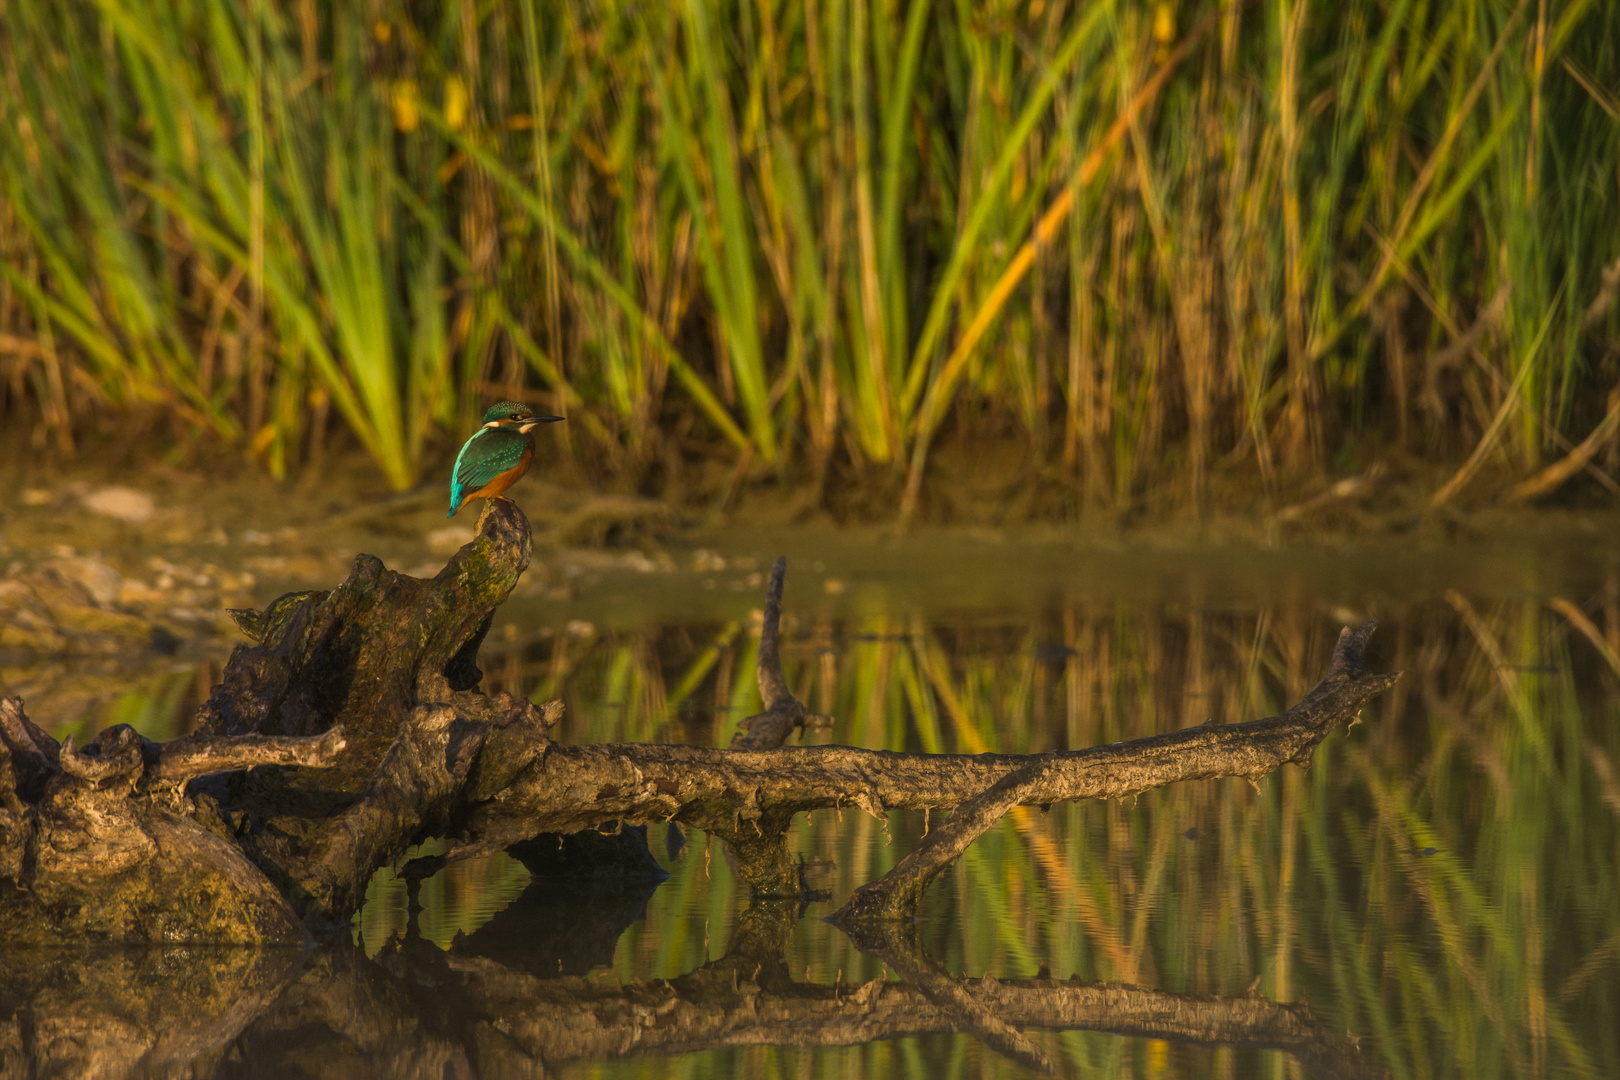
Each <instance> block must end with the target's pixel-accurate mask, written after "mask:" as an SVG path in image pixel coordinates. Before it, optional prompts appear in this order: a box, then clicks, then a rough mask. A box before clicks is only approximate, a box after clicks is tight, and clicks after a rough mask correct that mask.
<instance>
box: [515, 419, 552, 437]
mask: <svg viewBox="0 0 1620 1080" xmlns="http://www.w3.org/2000/svg"><path fill="white" fill-rule="evenodd" d="M561 419H562V417H560V416H531V417H529V418H528V419H527V420H519V421H518V422H517V426H518V430H519V431H521V432H523V434H525V435H527V434H528V433H529V429H530V428H533V427H539V426H540V425H541V424H555V423H556V422H557V421H559V420H561Z"/></svg>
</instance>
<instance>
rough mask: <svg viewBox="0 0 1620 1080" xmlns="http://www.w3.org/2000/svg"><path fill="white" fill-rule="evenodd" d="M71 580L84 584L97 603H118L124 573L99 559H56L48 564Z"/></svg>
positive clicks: (104, 605) (104, 604) (86, 590)
mask: <svg viewBox="0 0 1620 1080" xmlns="http://www.w3.org/2000/svg"><path fill="white" fill-rule="evenodd" d="M46 565H47V566H49V567H50V568H51V569H52V570H54V571H56V573H58V574H60V575H61V576H62V577H64V578H66V579H67V580H69V581H72V582H76V583H78V584H79V585H82V586H84V591H85V592H87V593H89V594H90V596H91V597H92V598H93V599H94V600H95V602H96V603H97V604H100V605H101V606H103V607H106V606H107V605H109V604H113V603H117V601H118V594H119V593H120V592H121V591H122V590H123V587H124V575H122V574H120V573H119V572H118V571H116V570H114V569H113V568H112V567H110V566H108V565H107V564H106V563H104V562H101V561H100V560H97V559H55V560H52V561H51V562H49V563H47V564H46Z"/></svg>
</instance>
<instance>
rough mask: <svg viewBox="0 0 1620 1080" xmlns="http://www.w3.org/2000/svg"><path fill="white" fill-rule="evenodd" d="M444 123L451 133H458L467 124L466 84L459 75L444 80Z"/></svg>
mask: <svg viewBox="0 0 1620 1080" xmlns="http://www.w3.org/2000/svg"><path fill="white" fill-rule="evenodd" d="M444 122H445V123H446V124H448V125H449V127H450V130H451V131H460V130H461V125H462V124H464V123H466V122H467V84H466V83H464V82H462V81H461V76H459V75H452V76H450V77H449V78H448V79H446V80H444Z"/></svg>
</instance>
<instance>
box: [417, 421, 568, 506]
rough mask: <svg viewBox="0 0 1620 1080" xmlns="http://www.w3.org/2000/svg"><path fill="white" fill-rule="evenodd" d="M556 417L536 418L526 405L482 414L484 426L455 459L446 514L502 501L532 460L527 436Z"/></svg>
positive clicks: (531, 451) (532, 441)
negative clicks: (479, 502)
mask: <svg viewBox="0 0 1620 1080" xmlns="http://www.w3.org/2000/svg"><path fill="white" fill-rule="evenodd" d="M561 419H562V417H560V416H536V415H534V411H533V410H532V409H530V408H529V407H528V406H527V405H523V404H520V403H519V402H516V401H498V402H496V403H495V404H494V405H491V406H490V407H489V411H488V412H486V413H484V426H483V427H481V428H479V429H478V430H477V431H475V432H473V436H472V438H470V439H468V440H467V441H466V442H465V443H463V444H462V447H461V453H459V454H457V455H456V469H455V473H454V475H452V476H451V478H450V512H449V513H448V514H446V515H444V516H445V517H455V516H456V511H458V510H460V509H461V508H462V507H463V506H466V505H467V502H468V500H470V499H504V498H505V497H506V496H505V495H503V494H501V493H502V492H503V491H505V490H506V489H507V488H509V487H511V486H512V485H513V484H515V483H517V480H518V477H520V476H522V475H523V474H524V473H526V472H528V471H529V462H531V461H533V460H534V436H533V435H530V434H529V432H530V431H532V430H534V429H535V428H537V427H539V426H540V425H541V424H550V423H553V422H555V421H558V420H561Z"/></svg>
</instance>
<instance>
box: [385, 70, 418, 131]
mask: <svg viewBox="0 0 1620 1080" xmlns="http://www.w3.org/2000/svg"><path fill="white" fill-rule="evenodd" d="M392 100H393V106H394V126H395V127H396V128H398V129H399V130H400V131H404V132H412V131H415V130H416V125H417V124H419V123H421V122H422V110H421V109H420V108H419V107H418V106H417V104H416V83H415V82H414V81H412V80H410V79H401V80H399V81H398V82H396V83H395V84H394V93H393V99H392Z"/></svg>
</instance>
